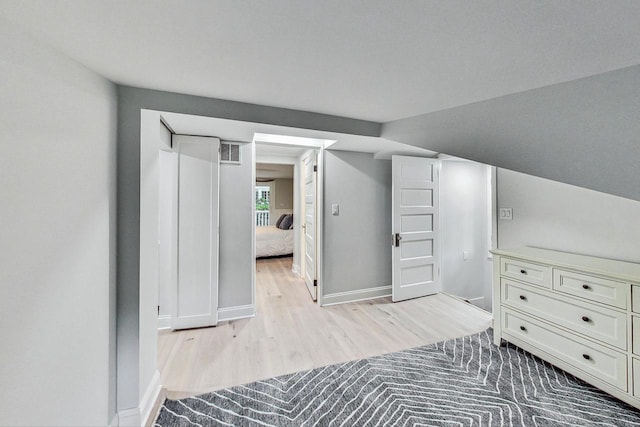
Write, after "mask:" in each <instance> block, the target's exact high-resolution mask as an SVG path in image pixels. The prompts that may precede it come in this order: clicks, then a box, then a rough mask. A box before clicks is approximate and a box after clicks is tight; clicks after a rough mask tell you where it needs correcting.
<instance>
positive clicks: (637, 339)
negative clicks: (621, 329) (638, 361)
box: [631, 316, 640, 356]
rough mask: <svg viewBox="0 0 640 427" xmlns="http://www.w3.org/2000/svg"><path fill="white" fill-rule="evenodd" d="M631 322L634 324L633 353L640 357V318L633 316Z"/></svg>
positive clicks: (632, 331) (632, 332)
mask: <svg viewBox="0 0 640 427" xmlns="http://www.w3.org/2000/svg"><path fill="white" fill-rule="evenodd" d="M631 321H632V323H633V325H632V327H633V329H632V330H631V335H632V338H631V340H632V342H633V352H634V353H635V354H637V355H638V356H640V317H636V316H631Z"/></svg>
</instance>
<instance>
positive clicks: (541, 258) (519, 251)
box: [491, 246, 640, 283]
mask: <svg viewBox="0 0 640 427" xmlns="http://www.w3.org/2000/svg"><path fill="white" fill-rule="evenodd" d="M491 253H492V254H495V255H500V256H507V257H511V258H519V259H523V260H527V261H533V262H539V263H544V264H553V265H555V266H558V267H564V268H570V269H573V270H580V271H584V272H589V273H594V274H599V275H603V276H609V277H615V278H618V279H621V280H625V281H630V282H636V283H640V264H637V263H633V262H625V261H617V260H613V259H607V258H598V257H592V256H587V255H578V254H572V253H569V252H560V251H553V250H551V249H542V248H533V247H529V246H525V247H521V248H515V249H495V250H492V251H491Z"/></svg>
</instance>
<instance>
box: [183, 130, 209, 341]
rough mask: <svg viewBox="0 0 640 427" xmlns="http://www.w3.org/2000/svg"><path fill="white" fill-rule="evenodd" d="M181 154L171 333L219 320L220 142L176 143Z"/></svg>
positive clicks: (188, 139) (193, 140)
mask: <svg viewBox="0 0 640 427" xmlns="http://www.w3.org/2000/svg"><path fill="white" fill-rule="evenodd" d="M175 141H176V145H177V150H178V260H177V264H178V274H177V283H176V286H175V292H174V295H175V302H174V304H173V305H174V309H173V312H172V316H171V327H172V328H173V329H184V328H196V327H203V326H213V325H215V324H216V323H217V320H218V315H217V314H218V313H217V312H218V202H219V200H218V191H219V189H218V182H219V168H218V154H219V152H218V150H219V147H220V141H219V140H218V139H216V138H202V137H179V138H175Z"/></svg>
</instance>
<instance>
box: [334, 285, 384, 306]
mask: <svg viewBox="0 0 640 427" xmlns="http://www.w3.org/2000/svg"><path fill="white" fill-rule="evenodd" d="M388 296H391V285H388V286H378V287H375V288H368V289H359V290H357V291H347V292H337V293H335V294H328V295H325V296H323V297H322V305H323V306H327V305H334V304H345V303H348V302H356V301H364V300H368V299H373V298H382V297H388Z"/></svg>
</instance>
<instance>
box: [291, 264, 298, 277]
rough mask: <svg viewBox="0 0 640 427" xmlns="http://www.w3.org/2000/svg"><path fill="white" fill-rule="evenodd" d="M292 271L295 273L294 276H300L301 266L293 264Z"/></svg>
mask: <svg viewBox="0 0 640 427" xmlns="http://www.w3.org/2000/svg"><path fill="white" fill-rule="evenodd" d="M291 271H292V272H293V274H296V275H298V276H300V266H299V265H297V264H293V265H292V266H291Z"/></svg>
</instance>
